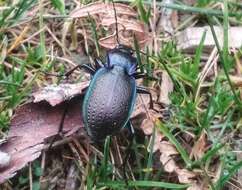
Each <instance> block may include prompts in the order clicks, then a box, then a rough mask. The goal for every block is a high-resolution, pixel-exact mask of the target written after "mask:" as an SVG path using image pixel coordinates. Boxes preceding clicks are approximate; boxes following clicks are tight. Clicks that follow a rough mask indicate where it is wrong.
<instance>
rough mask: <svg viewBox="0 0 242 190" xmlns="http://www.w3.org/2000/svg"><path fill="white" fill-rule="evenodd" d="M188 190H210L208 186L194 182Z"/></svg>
mask: <svg viewBox="0 0 242 190" xmlns="http://www.w3.org/2000/svg"><path fill="white" fill-rule="evenodd" d="M187 190H208V188H205V187H203V186H202V185H199V184H197V183H193V184H192V185H191V186H190V187H188V188H187Z"/></svg>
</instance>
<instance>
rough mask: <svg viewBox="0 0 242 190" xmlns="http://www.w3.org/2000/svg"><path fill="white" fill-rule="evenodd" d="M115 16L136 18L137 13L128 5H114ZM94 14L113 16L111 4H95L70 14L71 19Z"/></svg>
mask: <svg viewBox="0 0 242 190" xmlns="http://www.w3.org/2000/svg"><path fill="white" fill-rule="evenodd" d="M115 9H116V13H117V14H123V15H129V16H137V13H136V12H135V11H134V10H133V9H132V8H131V7H130V6H128V5H125V4H122V3H115ZM95 14H111V15H112V14H114V10H113V4H112V3H103V2H96V3H90V4H88V5H86V6H83V7H80V8H78V9H76V10H74V11H72V12H71V13H70V17H71V18H80V17H87V16H89V15H95Z"/></svg>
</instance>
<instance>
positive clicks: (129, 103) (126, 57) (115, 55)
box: [82, 45, 152, 141]
mask: <svg viewBox="0 0 242 190" xmlns="http://www.w3.org/2000/svg"><path fill="white" fill-rule="evenodd" d="M96 65H97V70H94V69H92V68H88V67H87V65H86V66H85V68H88V70H89V72H90V73H91V74H93V77H92V80H91V83H90V85H89V87H88V90H87V92H86V94H85V98H84V102H83V107H82V116H83V121H84V126H85V128H86V130H87V132H88V134H89V136H90V137H91V139H92V140H94V141H103V140H104V139H105V138H106V136H108V135H114V134H117V133H118V132H119V131H120V130H121V129H122V128H124V127H125V126H128V127H129V129H130V130H131V131H133V130H132V129H131V124H130V121H129V119H130V115H131V113H132V111H133V108H134V105H135V100H136V95H137V93H145V94H149V95H150V96H151V94H150V92H149V91H147V90H146V89H145V88H144V87H139V86H137V85H136V82H135V79H136V78H140V77H142V76H143V74H142V73H137V59H136V58H135V57H134V56H133V55H132V50H131V49H130V48H128V47H126V46H123V45H118V46H117V47H116V48H114V49H112V50H110V51H108V52H107V56H106V63H105V64H103V63H101V62H100V61H97V64H96ZM150 103H151V105H150V106H151V107H152V100H151V101H150Z"/></svg>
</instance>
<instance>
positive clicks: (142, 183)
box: [99, 181, 189, 189]
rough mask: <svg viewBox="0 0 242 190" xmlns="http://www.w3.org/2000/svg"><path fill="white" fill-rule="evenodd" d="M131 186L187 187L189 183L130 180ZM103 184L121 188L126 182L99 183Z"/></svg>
mask: <svg viewBox="0 0 242 190" xmlns="http://www.w3.org/2000/svg"><path fill="white" fill-rule="evenodd" d="M128 184H129V186H130V187H157V188H158V187H159V188H166V189H185V188H187V187H189V185H181V184H175V183H166V182H159V181H128ZM99 185H101V186H107V187H110V188H121V187H125V186H126V183H125V182H122V181H107V182H105V183H99Z"/></svg>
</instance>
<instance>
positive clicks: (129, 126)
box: [122, 121, 134, 186]
mask: <svg viewBox="0 0 242 190" xmlns="http://www.w3.org/2000/svg"><path fill="white" fill-rule="evenodd" d="M126 127H127V128H128V130H129V131H130V137H129V141H130V143H129V145H128V147H127V149H126V151H125V157H124V162H123V166H122V167H123V176H124V180H125V183H126V185H127V186H128V179H127V176H126V165H127V162H128V160H129V156H130V154H131V151H132V145H133V140H134V128H133V125H132V123H131V121H128V123H127V125H126Z"/></svg>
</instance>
